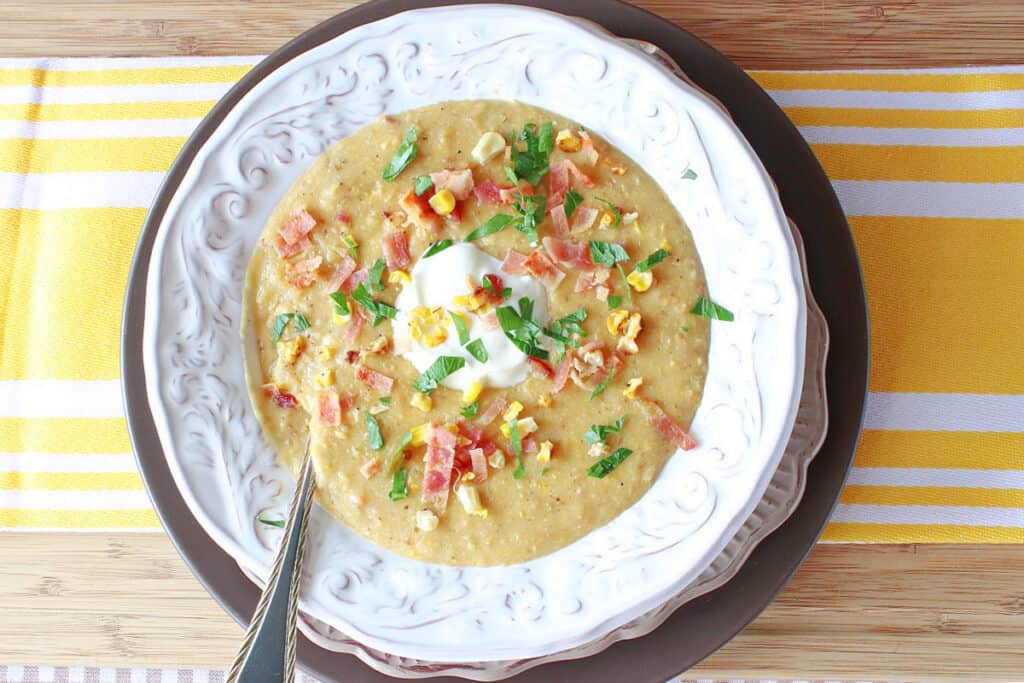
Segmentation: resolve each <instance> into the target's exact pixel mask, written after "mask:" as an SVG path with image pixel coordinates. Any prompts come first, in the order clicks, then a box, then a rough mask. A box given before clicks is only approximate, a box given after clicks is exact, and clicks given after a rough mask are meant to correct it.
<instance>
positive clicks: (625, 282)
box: [615, 263, 633, 303]
mask: <svg viewBox="0 0 1024 683" xmlns="http://www.w3.org/2000/svg"><path fill="white" fill-rule="evenodd" d="M615 270H617V271H619V277H621V278H622V286H623V287H624V288H625V290H626V298H627V299H629V302H630V303H633V289H632V288H631V287H630V286H629V278H627V277H626V271H624V270H623V269H622V264H621V263H616V264H615Z"/></svg>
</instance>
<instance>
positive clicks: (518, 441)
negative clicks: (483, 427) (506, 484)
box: [508, 420, 526, 479]
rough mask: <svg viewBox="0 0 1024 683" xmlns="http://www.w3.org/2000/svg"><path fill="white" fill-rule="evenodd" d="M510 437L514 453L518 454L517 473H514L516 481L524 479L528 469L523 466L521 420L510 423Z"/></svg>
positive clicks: (510, 421)
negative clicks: (520, 433)
mask: <svg viewBox="0 0 1024 683" xmlns="http://www.w3.org/2000/svg"><path fill="white" fill-rule="evenodd" d="M508 436H509V440H510V441H511V442H512V452H513V453H515V454H516V462H518V463H519V464H518V465H516V469H515V471H514V472H513V473H512V477H513V478H514V479H522V478H523V477H525V476H526V467H524V466H523V440H522V438H521V437H520V435H519V420H509V421H508Z"/></svg>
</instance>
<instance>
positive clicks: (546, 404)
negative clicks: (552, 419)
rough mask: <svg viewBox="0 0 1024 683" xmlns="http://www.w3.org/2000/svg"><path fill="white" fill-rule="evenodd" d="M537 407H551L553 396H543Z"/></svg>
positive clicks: (539, 399) (538, 400)
mask: <svg viewBox="0 0 1024 683" xmlns="http://www.w3.org/2000/svg"><path fill="white" fill-rule="evenodd" d="M537 405H539V406H540V407H541V408H547V407H549V406H550V405H551V394H541V397H540V398H538V399H537Z"/></svg>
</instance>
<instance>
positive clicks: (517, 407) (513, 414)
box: [501, 401, 523, 422]
mask: <svg viewBox="0 0 1024 683" xmlns="http://www.w3.org/2000/svg"><path fill="white" fill-rule="evenodd" d="M521 412H523V404H522V403H520V402H519V401H512V405H510V406H509V407H508V408H506V409H505V412H504V413H503V414H502V416H501V419H502V420H504V421H505V422H509V421H511V420H514V419H516V418H517V417H519V413H521Z"/></svg>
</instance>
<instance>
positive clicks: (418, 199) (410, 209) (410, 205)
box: [398, 190, 444, 232]
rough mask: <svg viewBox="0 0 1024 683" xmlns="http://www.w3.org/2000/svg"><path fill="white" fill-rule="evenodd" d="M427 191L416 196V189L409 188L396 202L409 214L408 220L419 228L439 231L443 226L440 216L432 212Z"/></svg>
mask: <svg viewBox="0 0 1024 683" xmlns="http://www.w3.org/2000/svg"><path fill="white" fill-rule="evenodd" d="M428 194H429V193H426V192H425V193H423V194H422V195H419V196H417V195H416V190H409V192H407V193H406V195H405V196H404V197H402V198H401V199H400V200H399V201H398V204H399V206H401V207H402V209H403V210H404V211H405V213H406V215H408V216H409V220H411V221H412V222H413V223H415V224H416V225H417V226H419V227H420V228H424V229H427V230H431V231H433V232H440V230H441V229H442V228H443V227H444V223H443V222H442V221H441V217H440V216H438V215H437V213H435V212H434V209H433V208H432V207H431V206H430V197H429V196H428Z"/></svg>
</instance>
